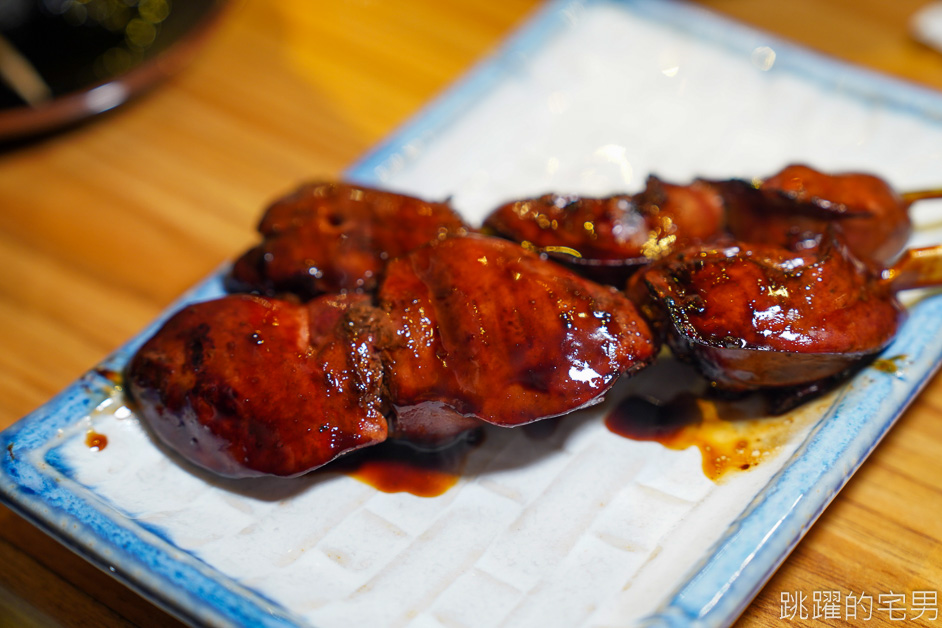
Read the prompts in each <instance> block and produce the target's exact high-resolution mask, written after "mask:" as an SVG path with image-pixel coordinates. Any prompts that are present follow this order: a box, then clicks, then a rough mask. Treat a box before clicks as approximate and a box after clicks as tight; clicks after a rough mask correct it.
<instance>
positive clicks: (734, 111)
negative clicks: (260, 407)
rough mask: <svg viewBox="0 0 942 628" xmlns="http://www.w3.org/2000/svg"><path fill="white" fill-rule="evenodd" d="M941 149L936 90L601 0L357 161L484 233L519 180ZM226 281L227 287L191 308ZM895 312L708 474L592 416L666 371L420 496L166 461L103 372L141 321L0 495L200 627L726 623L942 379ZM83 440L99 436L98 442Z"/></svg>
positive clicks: (904, 185)
mask: <svg viewBox="0 0 942 628" xmlns="http://www.w3.org/2000/svg"><path fill="white" fill-rule="evenodd" d="M940 146H942V97H940V96H939V95H938V94H935V93H933V92H929V91H926V90H922V89H919V88H917V87H914V86H911V85H907V84H904V83H901V82H897V81H893V80H889V79H887V78H884V77H881V76H878V75H874V74H871V73H868V72H865V71H863V70H860V69H856V68H852V67H849V66H846V65H843V64H840V63H837V62H835V61H833V60H829V59H827V58H823V57H820V56H817V55H815V54H812V53H809V52H807V51H805V50H802V49H800V48H798V47H795V46H794V45H791V44H789V43H787V42H783V41H781V40H778V39H776V38H774V37H771V36H769V35H767V34H764V33H761V32H758V31H755V30H751V29H749V28H745V27H743V26H741V25H737V24H735V23H732V22H729V21H727V20H725V19H722V18H719V17H717V16H715V15H713V14H711V13H708V12H705V11H703V10H701V9H699V8H696V7H693V6H689V5H686V4H683V3H679V2H667V1H662V0H626V1H623V2H607V1H601V0H600V1H591V0H590V1H587V2H578V3H576V2H554V3H550V4H548V5H546V6H545V7H544V9H543V10H542V11H541V12H540V13H539V14H537V15H535V16H534V17H533V19H532V20H531V21H530V22H529V23H528V24H527V26H525V27H524V28H523V29H522V30H521V31H520V32H518V33H517V34H516V35H515V36H514V37H513V38H511V39H510V40H509V41H508V42H507V44H506V45H505V46H504V47H503V48H502V49H501V50H500V51H498V53H497V54H496V55H495V56H494V57H493V58H491V59H489V60H488V61H486V62H485V63H483V64H482V65H481V66H480V67H478V68H477V69H476V70H475V71H473V72H472V73H471V74H470V75H469V76H468V77H466V78H465V79H464V80H462V81H461V82H460V83H459V84H457V85H456V86H455V87H454V88H453V89H452V90H450V91H449V92H447V93H446V94H444V95H443V96H442V97H441V98H439V99H438V100H437V101H435V102H434V103H432V104H431V106H430V107H429V108H428V109H427V110H426V111H424V112H422V113H421V114H420V115H419V116H418V117H417V118H416V119H415V120H414V121H412V122H411V123H409V124H407V125H406V126H405V127H403V128H402V129H401V130H400V131H399V132H397V133H396V134H394V135H393V136H392V137H391V138H390V139H389V140H388V141H387V142H385V143H384V144H382V145H380V146H379V147H378V148H377V149H376V150H374V151H373V152H372V153H370V154H369V155H367V156H366V157H365V158H364V159H362V160H361V161H360V162H359V163H357V164H356V165H355V166H353V167H352V168H351V169H350V171H349V172H348V175H349V176H350V178H351V179H355V180H358V181H361V182H364V183H370V184H375V185H379V186H383V187H387V188H390V189H394V190H401V191H406V192H412V193H416V194H419V195H421V196H424V197H428V198H433V199H436V198H445V197H451V198H452V202H453V204H454V205H455V206H456V207H457V208H458V209H459V210H460V211H462V212H463V213H464V215H465V216H466V217H467V218H468V220H470V221H471V222H472V223H474V222H476V221H480V219H481V218H482V217H483V216H484V215H485V214H486V213H487V212H488V211H489V210H490V209H492V208H493V207H495V206H496V205H497V204H499V203H500V202H502V201H505V200H509V199H513V198H520V197H523V196H532V195H536V194H541V193H544V192H549V191H556V192H572V193H582V194H605V193H610V192H614V191H628V192H634V191H637V190H640V189H641V188H642V187H643V185H644V180H645V178H646V177H647V175H648V174H651V173H654V174H658V175H660V176H661V177H663V178H664V179H667V180H669V181H674V182H681V183H682V182H686V181H689V180H690V179H691V178H693V177H695V176H706V177H714V178H727V177H734V176H735V177H746V178H750V177H762V176H766V175H769V174H771V173H773V172H775V171H776V170H778V169H779V168H781V167H782V166H783V165H785V164H787V163H789V162H795V161H801V162H806V163H809V164H811V165H814V166H817V167H819V168H822V169H827V170H865V171H872V172H874V173H878V174H880V175H881V176H883V177H885V178H886V179H888V180H889V181H890V182H891V183H892V184H893V185H894V186H896V187H897V188H899V189H904V190H905V189H923V188H928V187H933V186H937V185H938V184H939V179H938V176H939V174H938V173H939V172H942V150H940V148H939V147H940ZM933 211H938V206H937V205H936V206H935V207H933V203H931V202H926V203H923V204H922V205H918V206H916V208H915V219H916V222H917V224H918V229H917V234H916V236H914V242H916V243H923V242H926V243H928V242H932V241H937V240H940V239H942V233H940V230H938V229H935V228H933V225H932V224H931V221H930V220H928V218H927V217H929V216H931V214H932V212H933ZM221 292H222V290H221V285H220V279H219V277H218V276H214V277H211V278H209V279H208V280H207V281H206V282H205V283H203V284H202V285H200V286H198V287H197V288H196V289H194V290H193V291H192V292H191V293H190V294H188V295H186V296H185V297H184V299H183V300H184V301H192V300H197V299H206V298H211V297H214V296H217V295H219V294H221ZM910 301H911V305H912V307H911V315H910V318H909V320H908V321H907V323H906V324H905V326H904V327H903V329H902V331H901V333H900V334H899V336H898V338H897V340H896V341H895V343H894V344H893V346H891V347H890V348H889V349H888V350H887V353H886V357H888V358H890V357H892V358H894V360H893V362H892V363H893V364H894V365H895V367H896V368H895V369H867V370H864V371H862V372H861V373H860V374H859V375H858V376H857V377H856V378H855V379H854V380H853V381H852V382H850V383H849V384H848V385H847V386H845V387H844V388H842V389H840V390H838V391H835V392H834V393H833V394H831V395H829V396H828V397H826V398H823V399H820V400H818V401H816V402H814V403H812V404H810V405H809V406H807V407H805V408H802V409H801V410H800V411H796V412H793V413H791V414H789V415H787V416H785V417H781V418H775V419H764V420H756V421H753V422H748V421H745V422H732V421H730V422H722V421H721V422H720V423H727V424H728V427H730V428H731V429H733V430H734V434H736V438H740V436H741V437H742V438H743V439H745V440H744V441H743V442H744V444H746V445H747V447H739V449H742V450H743V451H741V452H739V453H741V454H743V455H745V456H746V457H747V459H748V461H749V462H748V464H747V465H745V464H744V465H741V466H748V467H749V468H748V470H742V471H740V470H737V471H736V472H733V473H728V474H726V475H724V476H722V477H721V478H720V479H719V480H717V481H713V480H710V479H708V478H707V477H706V475H705V473H704V467H703V460H702V457H701V451H700V449H698V448H697V447H696V446H691V447H688V448H684V449H669V448H667V447H665V446H662V445H661V444H659V443H657V442H639V441H634V440H630V439H627V438H623V437H621V436H617V435H616V434H614V433H613V432H611V431H609V430H608V429H606V427H605V425H604V423H603V420H602V419H603V417H604V415H606V413H609V412H611V411H612V410H613V409H614V408H615V407H616V406H617V404H618V402H619V401H620V400H621V399H623V398H624V397H626V396H627V395H630V394H631V393H632V391H633V390H636V389H643V390H644V391H645V392H651V391H653V390H656V389H658V388H660V389H661V394H663V395H665V396H669V395H670V394H672V392H676V391H677V390H680V389H682V388H683V387H684V386H686V385H687V379H689V374H686V373H681V376H677V375H676V374H675V373H674V372H673V367H672V366H671V365H670V363H669V362H666V363H664V364H661V365H658V366H656V367H655V368H652V369H650V370H648V371H645V372H644V373H642V374H641V375H639V376H638V377H637V378H636V379H632V380H628V381H625V382H622V383H619V384H618V385H617V386H616V388H615V389H614V390H613V391H612V393H611V395H610V396H609V399H608V400H607V401H606V402H605V403H604V404H602V405H600V406H596V407H594V408H592V409H590V410H586V411H583V412H580V413H577V414H576V415H573V416H570V417H566V418H565V419H563V420H560V421H558V422H557V425H556V429H555V430H553V431H551V432H549V433H547V434H544V435H543V437H542V438H536V437H535V436H534V435H533V434H532V433H528V432H527V431H524V430H498V429H495V430H493V431H491V432H488V434H487V437H486V438H485V441H484V443H483V445H481V446H480V447H478V448H477V449H474V450H473V451H472V452H471V453H470V454H469V456H468V458H467V460H466V463H465V468H464V471H463V473H462V474H461V476H460V479H459V480H458V483H457V484H456V485H455V486H454V487H453V488H451V489H450V490H448V491H447V492H445V493H444V494H443V495H441V496H439V497H434V498H420V497H415V496H413V495H411V494H408V493H393V494H390V493H383V492H379V491H377V490H375V489H374V488H372V487H371V486H369V485H367V484H365V483H361V482H359V481H358V480H356V479H353V478H351V477H349V476H347V475H344V474H343V473H340V472H330V471H328V472H323V473H322V472H317V473H313V474H309V475H307V476H304V477H302V478H298V479H294V480H258V481H250V482H241V483H231V482H224V481H219V480H216V479H213V478H212V477H210V476H208V475H205V474H202V473H199V472H194V471H193V470H192V469H190V468H188V467H187V466H186V465H185V464H184V463H182V462H180V461H178V460H177V459H175V458H174V457H172V456H169V455H167V454H166V453H165V452H163V451H162V450H161V449H160V448H158V447H157V446H156V445H155V444H154V443H153V442H152V441H151V439H150V438H149V437H148V435H147V433H146V432H145V431H144V430H143V429H142V427H141V425H140V424H139V422H138V420H137V418H136V417H135V415H134V413H133V411H132V410H130V409H129V408H128V406H127V405H126V403H125V399H124V397H123V395H122V392H121V390H120V387H118V386H116V385H115V377H114V374H115V373H120V371H121V369H122V368H123V365H124V364H125V362H126V361H127V359H128V356H129V355H130V354H131V353H132V352H133V351H134V350H135V348H136V347H137V346H138V345H139V344H140V343H141V342H142V341H143V339H144V338H146V337H147V336H148V335H149V334H150V333H152V332H153V330H154V329H155V328H156V326H157V325H158V324H159V322H160V321H156V322H155V323H154V326H152V327H151V328H150V329H147V330H145V331H144V332H143V333H142V334H141V336H139V337H138V338H136V339H134V340H133V341H132V342H131V343H129V345H128V346H126V347H125V348H124V349H122V350H121V351H119V352H118V353H116V354H115V355H114V356H111V357H110V358H108V359H107V360H105V361H104V362H103V363H102V364H101V365H100V366H99V368H96V369H95V370H93V371H91V372H89V373H88V374H87V375H86V376H85V377H83V378H82V379H81V381H79V382H76V383H75V384H74V385H73V386H71V387H70V388H69V389H67V390H66V391H64V392H63V393H62V394H60V395H59V396H57V397H56V398H55V399H53V400H51V401H50V402H49V403H48V404H47V405H45V406H43V407H42V408H40V409H39V410H37V411H36V412H35V413H34V414H32V415H30V416H28V417H26V418H24V419H23V420H22V421H20V422H19V423H17V424H16V425H14V426H13V427H11V428H10V429H9V430H7V431H5V432H4V433H3V434H2V447H3V449H2V450H0V452H2V474H0V495H2V497H3V499H4V500H5V501H6V502H7V503H9V504H10V505H11V506H12V507H13V508H15V509H16V510H17V511H18V512H20V513H22V514H24V515H25V516H26V517H28V518H30V519H31V520H33V521H34V522H36V523H37V524H38V525H40V526H41V527H43V528H44V529H45V530H47V531H48V532H49V533H50V534H52V535H54V536H56V537H57V538H59V539H60V540H62V541H63V542H64V543H66V544H67V545H69V546H70V547H72V548H73V549H75V550H76V551H78V552H79V553H81V554H83V555H84V556H86V557H87V558H88V559H89V560H91V561H93V562H95V563H96V564H98V565H100V566H101V567H102V568H104V569H106V570H109V571H111V572H113V573H114V574H115V575H116V576H117V577H119V578H121V579H122V580H124V581H125V582H127V583H128V584H129V585H130V586H132V587H134V588H135V589H137V590H139V591H141V592H143V593H144V594H145V595H147V596H148V597H150V598H152V599H154V600H155V601H157V602H158V603H160V604H162V605H164V606H166V607H167V608H168V609H170V610H171V611H172V612H174V613H176V614H178V615H179V616H181V617H182V618H183V619H185V620H187V621H190V622H192V623H195V624H207V625H221V626H230V625H247V626H248V625H251V626H318V627H322V628H329V627H333V626H350V625H355V626H366V625H389V626H406V625H408V626H415V627H426V626H428V627H432V626H448V627H454V626H515V627H517V626H541V627H542V626H632V625H650V626H656V625H665V626H667V625H676V626H688V625H694V624H700V625H704V626H722V625H726V624H729V623H730V622H732V621H733V620H734V619H735V617H736V616H737V615H738V614H739V613H740V612H741V610H742V609H743V608H744V607H745V605H747V604H748V602H749V601H750V600H751V599H752V598H753V596H754V595H755V594H756V593H757V591H758V590H759V588H760V587H761V585H762V583H764V582H765V581H766V580H767V579H768V577H769V576H770V575H771V574H772V573H773V572H774V570H775V568H776V567H777V566H778V565H779V564H780V562H781V561H782V560H783V559H784V558H785V557H786V556H787V555H788V553H789V551H790V550H791V549H792V547H793V546H794V545H795V543H796V542H797V541H798V540H799V539H800V538H801V536H802V535H803V534H804V532H805V531H806V530H807V529H808V527H809V526H810V525H811V524H812V523H813V522H814V520H815V519H816V518H817V516H818V515H819V514H820V513H821V511H822V510H823V509H824V508H825V507H826V506H827V504H828V503H829V502H830V500H831V499H832V498H833V497H834V495H835V494H836V493H837V491H838V490H840V488H841V487H842V486H843V485H844V483H845V482H846V481H847V479H848V478H849V477H850V475H851V474H852V473H853V472H854V470H855V469H856V468H857V467H858V466H859V465H860V464H861V462H862V461H863V460H864V459H865V458H866V456H867V455H868V454H869V453H870V452H871V451H872V449H873V448H874V447H875V446H876V444H877V443H878V442H879V440H880V439H881V437H882V436H883V435H884V434H885V433H886V431H887V430H888V429H890V427H891V426H892V424H893V422H894V421H895V420H896V419H897V418H898V416H899V415H900V413H901V412H902V411H903V409H904V408H905V407H906V405H907V404H908V403H909V401H910V400H911V399H912V398H913V397H914V396H915V395H917V394H918V392H919V390H920V389H921V387H922V386H923V385H924V383H925V382H926V381H927V380H928V378H929V377H930V376H931V375H932V373H933V372H934V370H935V368H936V366H937V364H938V362H939V358H940V356H942V334H940V333H939V327H940V325H942V300H940V299H939V298H937V297H934V296H932V295H919V296H918V297H917V298H913V299H911V300H910ZM168 315H169V312H168ZM668 371H670V373H668ZM691 381H694V380H691ZM672 389H673V390H672ZM757 426H759V427H757ZM740 428H742V429H743V430H745V431H744V432H742V434H744V436H743V435H739V434H738V433H736V432H735V430H737V429H740ZM747 428H748V429H747ZM756 430H758V432H757V431H756ZM89 431H93V432H94V433H97V434H103V435H105V436H107V438H108V445H107V447H105V448H103V449H100V450H96V449H94V448H90V447H89V445H88V444H87V443H86V437H87V434H88V433H89ZM757 433H760V434H762V435H763V440H762V445H761V446H760V445H758V444H757V443H756V442H753V441H750V440H749V439H750V438H755V435H756V434H757Z"/></svg>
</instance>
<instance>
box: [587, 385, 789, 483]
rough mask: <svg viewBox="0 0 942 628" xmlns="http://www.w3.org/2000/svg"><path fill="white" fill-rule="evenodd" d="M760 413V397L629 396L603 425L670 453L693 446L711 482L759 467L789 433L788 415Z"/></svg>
mask: <svg viewBox="0 0 942 628" xmlns="http://www.w3.org/2000/svg"><path fill="white" fill-rule="evenodd" d="M765 409H766V408H765V403H764V401H763V400H762V399H761V398H752V397H750V398H745V399H743V400H739V401H735V402H732V401H722V400H716V399H709V398H705V397H701V396H696V395H694V394H692V393H680V394H678V395H676V396H674V397H672V398H670V399H669V400H666V401H661V400H658V399H655V398H649V397H642V396H638V395H633V396H628V397H626V398H624V399H623V400H621V402H619V403H618V404H617V405H616V406H615V407H614V408H613V409H612V410H611V411H610V412H609V413H608V415H607V416H606V417H605V425H606V427H607V428H608V429H609V430H610V431H611V432H613V433H615V434H618V435H620V436H623V437H625V438H630V439H632V440H639V441H656V442H659V443H661V444H662V445H664V446H665V447H668V448H670V449H675V450H683V449H687V448H689V447H697V448H698V449H699V450H700V453H701V455H702V457H703V472H704V474H705V475H706V476H707V477H708V478H710V479H711V480H714V481H717V480H720V479H721V478H723V477H724V476H725V475H726V474H728V473H730V472H736V471H746V470H748V469H751V468H753V467H755V466H757V465H759V464H761V463H762V462H763V461H765V460H767V459H768V458H769V457H770V456H772V455H774V454H776V453H777V452H778V450H779V448H780V447H781V446H782V445H784V444H785V443H786V442H787V441H788V439H789V437H790V435H791V434H792V433H794V431H795V429H796V427H797V426H798V422H796V421H795V419H794V417H792V416H780V417H767V416H765V412H764V411H765Z"/></svg>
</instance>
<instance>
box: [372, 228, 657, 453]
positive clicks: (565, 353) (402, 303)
mask: <svg viewBox="0 0 942 628" xmlns="http://www.w3.org/2000/svg"><path fill="white" fill-rule="evenodd" d="M379 301H380V307H382V308H383V309H384V310H385V311H386V312H387V313H388V315H389V317H390V319H391V321H392V323H393V326H394V328H395V329H396V331H397V334H398V342H397V343H396V344H395V345H394V346H391V347H389V348H388V349H386V350H385V351H384V361H385V364H386V369H387V370H386V372H387V384H388V388H389V392H390V401H391V403H392V405H393V406H394V407H395V409H396V413H397V416H398V419H397V424H398V425H399V427H398V428H397V429H402V430H405V431H414V432H419V433H421V431H422V430H423V429H425V428H426V427H427V426H431V425H434V424H443V425H447V424H449V421H451V420H453V421H456V422H457V423H458V424H460V423H461V422H463V421H464V422H467V423H468V424H469V425H474V422H475V421H477V420H482V421H486V422H488V423H493V424H496V425H503V426H515V425H523V424H526V423H530V422H532V421H537V420H540V419H544V418H548V417H553V416H558V415H561V414H564V413H567V412H570V411H572V410H576V409H578V408H581V407H584V406H586V405H589V404H592V403H595V402H598V401H600V400H601V398H602V395H603V394H604V393H605V391H606V390H607V389H608V388H609V387H610V386H611V384H612V383H613V382H614V381H615V379H616V378H617V377H619V376H620V375H622V374H623V373H628V372H633V371H635V370H638V369H640V368H642V367H643V366H645V365H647V364H648V363H649V362H650V361H652V360H653V358H654V355H655V353H656V349H657V347H656V345H655V343H654V341H653V339H652V336H651V333H650V331H649V329H648V327H647V325H646V324H645V322H644V321H643V320H642V319H641V317H640V316H639V315H638V313H637V311H636V310H635V308H634V306H633V305H632V303H631V302H630V301H629V300H628V299H626V298H625V297H624V296H623V295H622V294H620V293H618V292H617V291H615V290H614V289H612V288H609V287H605V286H600V285H598V284H594V283H592V282H589V281H587V280H585V279H583V278H581V277H579V276H578V275H575V274H573V273H571V272H569V271H567V270H566V269H565V268H562V267H560V266H558V265H556V264H554V263H552V262H550V261H547V260H544V259H541V258H540V257H539V256H538V255H536V254H534V253H531V252H529V251H526V250H524V249H523V248H521V247H520V246H518V245H516V244H514V243H512V242H508V241H505V240H500V239H497V238H489V237H483V236H474V237H472V236H469V237H464V238H451V239H448V240H444V241H442V242H438V243H435V244H433V245H430V246H426V247H423V248H420V249H417V250H415V251H413V252H412V253H410V254H409V255H407V256H405V257H403V258H400V259H398V260H396V261H394V262H392V263H391V264H390V265H389V268H388V272H387V276H386V279H385V281H384V283H383V285H382V286H381V288H380V290H379ZM434 436H435V435H434V434H432V435H431V437H432V438H433V439H434Z"/></svg>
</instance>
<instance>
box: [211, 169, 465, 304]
mask: <svg viewBox="0 0 942 628" xmlns="http://www.w3.org/2000/svg"><path fill="white" fill-rule="evenodd" d="M258 230H259V232H260V233H261V234H262V236H263V240H262V242H261V243H260V244H259V245H258V246H256V247H254V248H252V249H250V250H248V251H247V252H246V253H245V254H243V255H242V256H241V257H240V258H239V259H238V260H236V262H235V264H234V266H233V268H232V271H231V273H230V274H229V276H228V277H227V281H226V284H227V289H228V290H229V291H230V292H254V293H258V294H263V295H268V296H277V295H280V294H284V293H291V294H295V295H298V296H300V297H301V298H302V299H309V298H311V297H313V296H315V295H318V294H322V293H336V292H342V291H365V290H372V289H374V288H375V287H376V283H377V281H378V280H379V278H380V276H381V274H382V271H383V268H384V267H385V265H386V262H387V260H389V259H391V258H394V257H398V256H399V255H402V254H403V253H405V252H407V251H410V250H412V249H414V248H416V247H418V246H421V245H423V244H425V243H426V242H429V241H431V240H436V239H439V238H443V237H446V236H447V235H449V234H454V233H464V231H465V225H464V223H463V221H462V220H461V218H460V217H459V216H458V215H457V214H456V213H455V212H454V211H453V210H452V209H451V207H449V206H448V205H447V204H445V203H431V202H426V201H423V200H420V199H418V198H414V197H412V196H406V195H402V194H395V193H393V192H387V191H383V190H376V189H372V188H367V187H364V186H359V185H353V184H344V183H313V184H308V185H305V186H302V187H301V188H299V189H298V190H297V191H295V192H294V193H293V194H291V195H288V196H286V197H284V198H282V199H280V200H278V201H277V202H275V203H274V204H272V205H271V206H270V207H269V208H268V210H267V211H266V212H265V215H264V216H263V218H262V220H261V223H260V224H259V227H258Z"/></svg>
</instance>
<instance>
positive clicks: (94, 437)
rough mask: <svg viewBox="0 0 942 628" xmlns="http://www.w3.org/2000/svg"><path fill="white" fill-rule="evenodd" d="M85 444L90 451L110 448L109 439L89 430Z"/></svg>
mask: <svg viewBox="0 0 942 628" xmlns="http://www.w3.org/2000/svg"><path fill="white" fill-rule="evenodd" d="M85 444H86V445H88V448H89V449H93V450H94V451H101V450H103V449H104V448H105V447H107V446H108V437H107V436H105V435H104V434H99V433H98V432H96V431H95V430H88V431H87V432H86V433H85Z"/></svg>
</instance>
